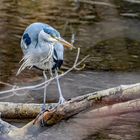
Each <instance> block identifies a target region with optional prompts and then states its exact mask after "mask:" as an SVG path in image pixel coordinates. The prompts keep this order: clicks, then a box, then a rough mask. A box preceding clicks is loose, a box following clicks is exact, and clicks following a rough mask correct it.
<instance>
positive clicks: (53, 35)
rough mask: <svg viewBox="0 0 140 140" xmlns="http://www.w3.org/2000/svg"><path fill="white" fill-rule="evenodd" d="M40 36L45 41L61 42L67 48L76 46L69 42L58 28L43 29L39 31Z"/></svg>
mask: <svg viewBox="0 0 140 140" xmlns="http://www.w3.org/2000/svg"><path fill="white" fill-rule="evenodd" d="M39 38H40V39H41V40H43V41H45V42H49V43H53V44H55V43H61V44H62V45H63V46H64V47H65V48H69V49H73V48H75V47H74V46H73V45H72V44H71V43H69V42H67V41H66V40H64V39H63V38H62V37H61V36H60V34H59V32H57V31H56V30H52V29H43V30H42V31H41V32H40V33H39Z"/></svg>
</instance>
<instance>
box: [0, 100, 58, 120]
mask: <svg viewBox="0 0 140 140" xmlns="http://www.w3.org/2000/svg"><path fill="white" fill-rule="evenodd" d="M41 106H42V104H32V103H30V104H24V103H11V102H0V112H1V117H2V118H4V119H31V118H32V119H34V118H35V117H36V116H37V115H38V113H39V112H40V109H41ZM54 106H56V104H55V103H54V104H51V103H50V104H46V108H49V107H54Z"/></svg>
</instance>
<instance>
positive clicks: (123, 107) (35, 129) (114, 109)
mask: <svg viewBox="0 0 140 140" xmlns="http://www.w3.org/2000/svg"><path fill="white" fill-rule="evenodd" d="M135 111H138V112H139V111H140V99H138V100H131V101H128V102H124V103H118V104H114V105H109V106H104V107H101V108H98V109H92V110H90V111H85V112H81V113H80V114H78V115H76V116H75V117H74V118H73V117H71V119H74V120H75V119H76V118H77V119H80V120H82V119H83V121H85V119H86V120H87V119H89V120H92V122H90V123H92V124H93V127H92V129H93V131H97V130H98V128H100V127H101V126H100V124H98V123H97V122H96V121H97V120H98V119H99V120H100V122H102V123H104V122H103V121H101V120H106V121H108V118H110V117H111V118H114V119H115V118H117V116H118V115H121V114H126V113H130V112H135ZM44 115H47V116H48V114H44ZM44 117H46V116H44ZM101 118H102V119H101ZM47 121H48V120H47ZM75 121H76V120H75ZM33 122H34V121H31V122H30V123H28V124H27V125H25V126H24V127H22V128H19V129H16V130H15V131H11V132H10V133H9V134H8V136H10V137H11V138H14V139H15V140H17V139H19V138H20V139H21V138H23V139H24V138H25V137H26V138H27V139H28V137H29V138H30V137H31V136H34V137H37V136H38V135H39V134H40V133H41V132H42V131H44V130H47V132H49V133H51V130H50V131H48V129H49V128H50V129H51V128H52V127H55V125H54V126H52V127H49V126H50V124H49V125H45V127H42V126H41V125H40V123H41V120H40V121H39V120H38V121H37V122H36V124H33ZM62 124H63V123H62ZM66 124H67V122H66ZM66 124H65V125H66ZM94 124H96V126H94ZM60 125H61V124H60ZM68 125H69V123H68ZM102 126H104V124H103V125H102ZM44 128H45V129H44ZM46 128H47V129H46ZM94 129H95V130H94ZM53 131H54V130H53ZM55 131H56V128H55ZM53 133H54V132H53Z"/></svg>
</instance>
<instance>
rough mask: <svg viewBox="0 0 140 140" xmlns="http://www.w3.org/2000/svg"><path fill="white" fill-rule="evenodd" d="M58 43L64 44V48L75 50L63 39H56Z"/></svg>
mask: <svg viewBox="0 0 140 140" xmlns="http://www.w3.org/2000/svg"><path fill="white" fill-rule="evenodd" d="M55 39H56V40H57V41H58V42H60V43H62V44H63V45H64V47H66V48H69V49H73V48H75V47H74V46H73V45H72V44H71V43H69V42H67V41H66V40H64V39H63V38H55Z"/></svg>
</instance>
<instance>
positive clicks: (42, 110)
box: [41, 104, 47, 112]
mask: <svg viewBox="0 0 140 140" xmlns="http://www.w3.org/2000/svg"><path fill="white" fill-rule="evenodd" d="M46 110H47V108H46V105H45V104H43V105H42V106H41V112H45V111H46Z"/></svg>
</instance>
